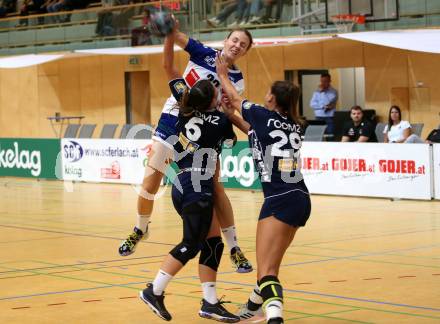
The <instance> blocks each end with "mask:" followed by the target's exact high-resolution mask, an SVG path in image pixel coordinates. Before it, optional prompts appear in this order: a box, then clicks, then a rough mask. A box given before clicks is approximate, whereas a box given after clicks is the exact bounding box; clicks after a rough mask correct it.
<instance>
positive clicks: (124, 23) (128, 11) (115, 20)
mask: <svg viewBox="0 0 440 324" xmlns="http://www.w3.org/2000/svg"><path fill="white" fill-rule="evenodd" d="M131 3H133V0H113V1H108V0H102V6H103V7H104V8H105V9H104V10H102V11H100V12H99V13H98V22H97V24H96V29H95V32H96V35H97V36H114V35H116V34H125V33H127V32H128V24H129V23H130V18H131V17H133V16H134V14H135V9H136V8H134V7H129V8H124V9H122V10H121V11H120V12H118V11H111V10H109V8H110V7H112V6H121V5H128V4H131Z"/></svg>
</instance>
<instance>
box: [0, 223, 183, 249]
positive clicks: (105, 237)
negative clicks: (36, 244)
mask: <svg viewBox="0 0 440 324" xmlns="http://www.w3.org/2000/svg"><path fill="white" fill-rule="evenodd" d="M0 227H6V228H15V229H21V230H27V231H36V232H45V233H56V234H66V235H73V236H85V237H92V238H104V239H110V240H118V241H120V240H122V238H120V237H112V236H101V235H91V234H80V233H70V232H61V231H52V230H44V229H39V228H29V227H20V226H12V225H1V224H0ZM140 243H144V244H148V243H151V244H159V245H167V246H175V244H171V243H162V242H153V241H140Z"/></svg>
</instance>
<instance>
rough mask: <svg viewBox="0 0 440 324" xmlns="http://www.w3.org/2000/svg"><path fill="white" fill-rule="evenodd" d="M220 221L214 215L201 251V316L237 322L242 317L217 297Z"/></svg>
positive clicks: (220, 240)
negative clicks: (226, 306)
mask: <svg viewBox="0 0 440 324" xmlns="http://www.w3.org/2000/svg"><path fill="white" fill-rule="evenodd" d="M220 235H221V234H220V223H219V220H218V219H217V217H216V216H215V215H213V218H212V223H211V228H210V230H209V233H208V236H207V238H206V241H205V243H204V245H203V248H202V251H201V252H200V260H199V277H200V283H201V284H202V289H203V300H202V307H201V309H200V311H199V316H200V317H203V318H207V319H215V320H217V321H221V322H227V323H235V322H239V321H240V317H238V316H236V315H234V314H232V313H230V312H229V311H228V310H227V309H226V308H224V307H223V303H224V302H223V301H222V300H219V299H218V298H217V289H216V282H217V269H218V266H219V264H220V260H221V256H222V253H223V246H224V244H223V242H222V239H221V236H220Z"/></svg>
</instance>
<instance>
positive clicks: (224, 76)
mask: <svg viewBox="0 0 440 324" xmlns="http://www.w3.org/2000/svg"><path fill="white" fill-rule="evenodd" d="M215 64H216V70H217V75H218V77H219V79H220V83H221V84H222V88H223V91H224V92H225V93H226V95H227V96H228V98H229V102H230V104H231V106H232V107H233V108H234V109H235V110H238V111H239V112H240V113H241V102H242V101H243V98H242V97H241V96H240V95H239V94H238V92H237V90H235V88H234V86H233V85H232V83H231V80H229V77H228V63H226V60H225V59H224V58H223V57H222V56H221V54H217V57H216V58H215Z"/></svg>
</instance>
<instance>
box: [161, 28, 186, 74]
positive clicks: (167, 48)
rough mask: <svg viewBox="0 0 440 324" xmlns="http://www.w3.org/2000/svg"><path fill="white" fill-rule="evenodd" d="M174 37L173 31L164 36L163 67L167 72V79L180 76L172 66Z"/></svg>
mask: <svg viewBox="0 0 440 324" xmlns="http://www.w3.org/2000/svg"><path fill="white" fill-rule="evenodd" d="M174 38H175V32H172V33H171V34H169V35H168V36H166V37H165V41H164V43H163V68H164V70H165V72H166V74H167V77H168V80H174V79H177V78H181V77H182V76H181V75H180V74H179V71H177V69H176V67H175V66H174Z"/></svg>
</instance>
